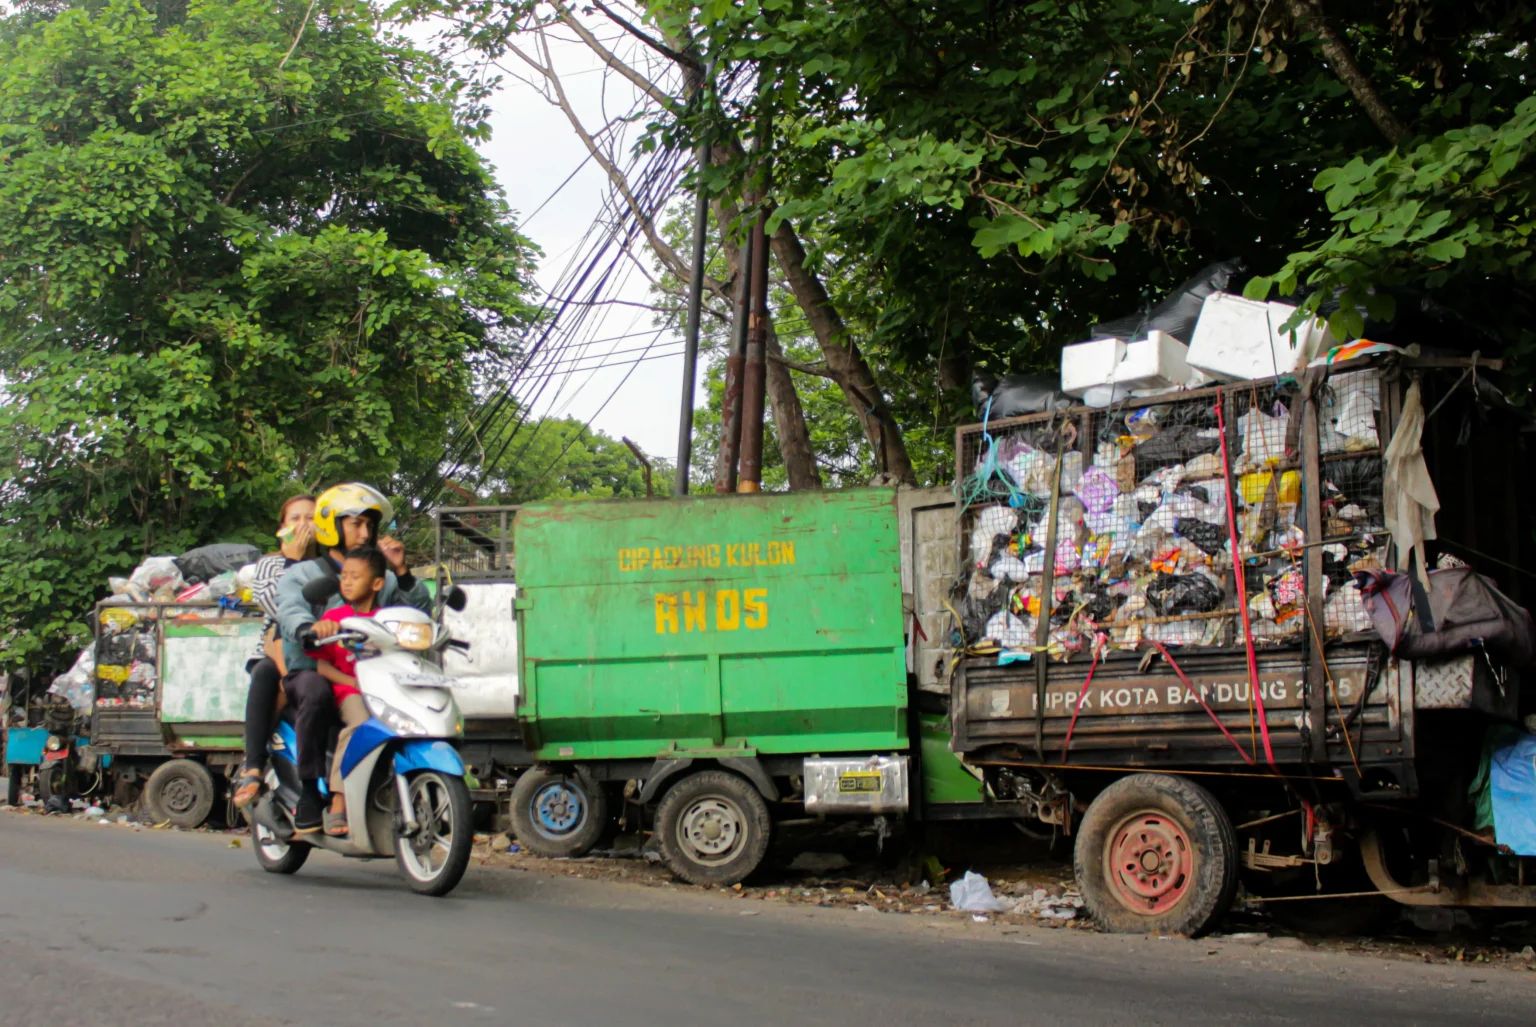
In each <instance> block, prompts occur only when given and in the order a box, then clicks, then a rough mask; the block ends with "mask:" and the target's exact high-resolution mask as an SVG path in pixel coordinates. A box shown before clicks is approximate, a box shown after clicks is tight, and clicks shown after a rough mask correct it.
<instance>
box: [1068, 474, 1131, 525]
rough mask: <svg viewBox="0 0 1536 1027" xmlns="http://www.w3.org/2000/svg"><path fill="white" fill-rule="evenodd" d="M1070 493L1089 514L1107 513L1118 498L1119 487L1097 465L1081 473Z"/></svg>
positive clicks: (1109, 475)
mask: <svg viewBox="0 0 1536 1027" xmlns="http://www.w3.org/2000/svg"><path fill="white" fill-rule="evenodd" d="M1072 491H1073V493H1074V494H1075V495H1076V496H1077V498H1078V499H1080V500H1082V503H1083V508H1084V509H1085V510H1086V511H1087V512H1088V513H1091V514H1102V513H1106V512H1108V511H1109V509H1110V508H1111V507H1113V506H1114V505H1115V500H1116V499H1118V498H1120V486H1119V485H1117V484H1116V483H1115V476H1114V475H1113V474H1111V473H1110V472H1109V471H1107V470H1105V469H1104V468H1103V467H1100V466H1099V465H1098V464H1094V465H1093V466H1092V467H1089V468H1088V469H1087V470H1086V471H1084V472H1083V473H1082V476H1081V477H1080V478H1079V479H1078V481H1077V484H1076V487H1075V488H1074V489H1073V490H1072Z"/></svg>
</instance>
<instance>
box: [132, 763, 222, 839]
mask: <svg viewBox="0 0 1536 1027" xmlns="http://www.w3.org/2000/svg"><path fill="white" fill-rule="evenodd" d="M215 792H216V789H215V788H214V786H213V775H212V774H211V773H209V772H208V768H207V767H205V766H203V765H202V764H201V763H198V762H196V761H195V760H185V759H178V760H171V761H169V762H167V763H162V764H160V766H158V767H156V768H155V772H154V773H153V774H150V775H149V780H148V781H146V782H145V783H144V805H145V807H146V808H148V810H149V813H150V816H152V817H154V818H155V823H157V824H163V823H166V822H169V823H170V824H171V825H172V826H173V827H184V828H193V827H201V826H202V825H203V822H204V821H206V820H207V819H208V814H209V813H211V812H213V800H214V796H215Z"/></svg>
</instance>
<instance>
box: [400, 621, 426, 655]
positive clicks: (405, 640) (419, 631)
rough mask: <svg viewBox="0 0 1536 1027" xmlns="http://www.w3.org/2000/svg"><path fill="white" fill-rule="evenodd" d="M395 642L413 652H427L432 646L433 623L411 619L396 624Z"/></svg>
mask: <svg viewBox="0 0 1536 1027" xmlns="http://www.w3.org/2000/svg"><path fill="white" fill-rule="evenodd" d="M395 643H396V644H397V645H399V646H400V648H401V649H407V650H409V651H411V652H413V653H423V652H426V651H427V650H428V649H431V648H432V625H430V624H417V623H414V622H410V621H405V622H402V623H399V624H396V625H395Z"/></svg>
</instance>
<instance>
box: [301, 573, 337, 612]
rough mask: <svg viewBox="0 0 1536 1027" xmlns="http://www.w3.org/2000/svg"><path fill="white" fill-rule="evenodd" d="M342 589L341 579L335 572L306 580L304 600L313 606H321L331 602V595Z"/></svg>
mask: <svg viewBox="0 0 1536 1027" xmlns="http://www.w3.org/2000/svg"><path fill="white" fill-rule="evenodd" d="M340 591H341V579H340V578H338V577H336V576H335V575H334V574H326V575H323V576H321V577H318V578H315V579H314V580H313V581H309V582H306V583H305V585H304V601H305V602H306V603H309V604H310V605H311V606H319V605H320V604H321V603H325V602H329V601H330V599H331V597H332V596H334V595H336V594H337V593H339V592H340Z"/></svg>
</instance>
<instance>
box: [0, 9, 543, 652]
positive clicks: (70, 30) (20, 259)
mask: <svg viewBox="0 0 1536 1027" xmlns="http://www.w3.org/2000/svg"><path fill="white" fill-rule="evenodd" d="M482 133H483V128H482V127H481V126H480V125H478V124H477V123H474V122H465V121H461V120H459V119H457V118H456V116H455V93H454V91H453V87H452V86H451V85H450V78H449V76H447V75H446V74H445V69H444V68H443V66H442V65H441V64H440V63H439V62H437V61H435V60H433V59H432V58H430V57H428V56H427V55H424V54H422V53H419V52H417V51H415V50H414V49H412V48H411V47H410V46H408V45H406V44H405V43H403V42H401V41H400V40H398V39H393V38H390V37H388V36H386V35H383V34H381V32H380V31H379V29H378V26H377V25H376V22H375V16H374V14H373V12H372V10H371V9H370V7H369V6H368V5H367V4H366V3H363V2H352V0H341V2H330V3H319V4H311V3H304V2H298V0H294V2H281V0H280V2H275V3H274V2H273V0H162V2H160V3H154V2H149V0H79V2H69V3H65V2H55V3H49V4H24V5H19V6H18V7H17V8H16V9H15V10H13V12H12V13H11V14H9V15H7V16H5V17H4V18H3V19H0V164H3V165H4V168H5V174H4V175H3V176H0V368H3V369H4V371H3V374H4V379H3V384H0V387H3V389H4V393H5V400H6V402H5V404H4V406H3V407H0V435H3V436H4V437H5V438H7V439H8V440H10V449H9V453H10V456H9V458H8V459H7V460H5V461H4V462H3V463H0V632H3V634H0V650H3V651H0V663H4V664H7V665H14V664H17V663H20V662H23V661H27V660H33V659H36V658H37V657H38V654H40V653H42V654H44V656H45V658H49V659H57V658H58V657H59V655H60V653H59V652H58V647H59V646H60V645H61V644H63V643H65V642H67V641H69V640H70V639H71V638H72V637H78V635H79V634H80V632H81V624H80V622H81V618H82V617H83V615H84V614H85V612H86V611H87V610H88V609H89V607H90V604H91V602H92V601H93V600H94V598H96V595H97V594H98V592H99V591H100V588H101V585H102V583H103V582H104V580H105V577H106V575H107V574H108V573H109V572H110V573H121V572H122V571H123V570H125V569H127V568H129V567H131V566H132V565H133V563H134V562H135V561H136V560H137V559H138V558H139V557H140V556H142V555H144V554H146V553H148V552H151V551H154V552H167V551H168V552H177V551H179V550H180V549H182V548H185V547H187V546H189V545H191V544H195V543H200V542H207V541H211V540H214V539H249V540H254V541H270V535H269V533H270V530H271V529H270V520H271V518H272V516H273V515H274V513H275V509H276V503H277V500H278V499H279V498H280V496H281V495H282V494H283V493H284V492H286V491H288V490H294V489H298V488H301V487H302V488H313V487H316V486H319V485H322V484H325V483H327V482H329V481H333V480H336V479H339V478H363V479H372V480H379V481H384V480H388V479H389V477H390V476H391V475H393V474H394V473H396V472H397V471H398V470H400V469H401V468H402V467H412V466H417V467H420V466H430V465H431V463H432V462H434V461H436V460H437V459H439V458H440V456H441V452H442V447H443V440H444V436H445V433H446V427H447V425H448V424H449V423H450V421H451V420H452V419H453V418H455V417H457V416H459V415H460V414H461V413H462V411H463V410H464V409H465V408H466V406H467V404H468V403H469V402H470V400H471V386H472V381H473V378H474V375H475V372H476V369H477V367H491V366H500V365H502V363H503V362H504V361H506V360H509V359H511V358H512V356H513V354H514V351H515V338H516V332H517V329H518V328H519V326H520V325H521V324H523V323H524V322H525V321H526V319H527V318H528V317H529V308H528V307H527V305H526V304H525V301H524V295H525V292H526V290H527V282H526V279H527V274H528V270H529V266H530V261H531V259H532V255H533V250H532V248H531V246H530V245H529V244H528V243H527V241H526V240H525V239H523V238H522V237H521V236H520V235H519V234H518V233H517V232H516V230H515V227H514V223H513V218H512V215H511V212H510V211H509V209H508V207H507V206H506V204H505V202H504V200H503V199H502V198H501V196H500V195H499V193H498V192H497V191H496V189H495V187H494V184H493V182H492V180H491V177H490V175H489V173H488V170H487V168H486V166H485V165H484V163H483V162H482V161H481V160H480V159H479V157H478V156H477V155H476V153H475V151H474V150H473V148H472V146H471V142H472V140H473V139H475V138H477V137H478V136H480V135H481V134H482Z"/></svg>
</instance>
